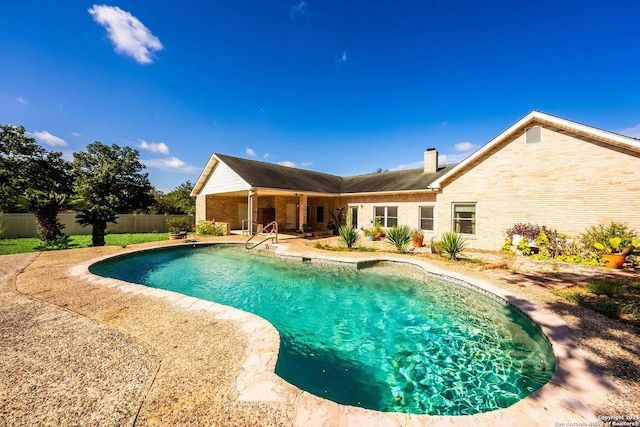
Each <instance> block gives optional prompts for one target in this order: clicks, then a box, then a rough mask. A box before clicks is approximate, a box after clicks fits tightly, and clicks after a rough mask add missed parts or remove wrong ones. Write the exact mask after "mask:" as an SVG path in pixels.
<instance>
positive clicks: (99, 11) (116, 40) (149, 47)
mask: <svg viewBox="0 0 640 427" xmlns="http://www.w3.org/2000/svg"><path fill="white" fill-rule="evenodd" d="M89 13H90V14H91V16H93V20H94V21H96V22H97V23H98V24H100V25H102V26H103V27H104V28H106V30H107V33H108V34H109V39H111V42H112V43H113V44H114V46H115V50H116V52H118V53H123V54H125V55H128V56H130V57H132V58H133V59H135V60H136V61H137V62H138V63H140V64H150V63H151V62H153V52H157V51H160V50H162V49H164V46H162V43H160V39H159V38H158V37H156V36H154V35H153V34H152V33H151V31H149V29H148V28H147V27H145V26H144V24H143V23H142V22H140V20H139V19H138V18H136V17H135V16H133V15H132V14H130V13H129V12H127V11H124V10H122V9H120V8H119V7H117V6H107V5H101V6H98V5H96V4H94V5H93V7H91V8H90V9H89Z"/></svg>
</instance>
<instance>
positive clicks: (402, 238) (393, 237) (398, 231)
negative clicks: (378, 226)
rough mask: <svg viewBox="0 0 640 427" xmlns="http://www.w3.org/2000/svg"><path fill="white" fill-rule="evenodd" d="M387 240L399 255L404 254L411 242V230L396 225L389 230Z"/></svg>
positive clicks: (404, 226)
mask: <svg viewBox="0 0 640 427" xmlns="http://www.w3.org/2000/svg"><path fill="white" fill-rule="evenodd" d="M387 240H388V241H389V243H391V244H392V245H394V246H395V247H396V249H397V250H398V252H400V253H401V254H403V253H406V252H407V250H408V249H409V242H411V229H410V228H409V227H408V226H406V225H396V226H393V227H391V228H390V229H389V231H388V233H387Z"/></svg>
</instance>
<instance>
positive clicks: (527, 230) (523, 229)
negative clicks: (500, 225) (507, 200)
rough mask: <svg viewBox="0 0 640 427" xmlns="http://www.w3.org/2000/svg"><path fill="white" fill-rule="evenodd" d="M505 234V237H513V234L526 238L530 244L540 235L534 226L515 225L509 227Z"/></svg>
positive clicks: (538, 229)
mask: <svg viewBox="0 0 640 427" xmlns="http://www.w3.org/2000/svg"><path fill="white" fill-rule="evenodd" d="M505 234H506V235H507V237H513V236H514V235H515V234H518V235H520V236H522V237H526V238H527V239H529V241H530V242H533V241H535V239H536V237H538V234H540V227H539V226H537V225H535V224H524V223H517V224H513V225H512V226H511V227H509V228H508V229H507V230H506V231H505Z"/></svg>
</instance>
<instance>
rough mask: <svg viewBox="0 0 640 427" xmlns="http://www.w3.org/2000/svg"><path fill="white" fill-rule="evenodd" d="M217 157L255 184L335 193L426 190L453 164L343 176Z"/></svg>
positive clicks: (251, 183) (223, 156)
mask: <svg viewBox="0 0 640 427" xmlns="http://www.w3.org/2000/svg"><path fill="white" fill-rule="evenodd" d="M216 157H218V158H219V159H220V160H221V161H223V162H224V163H225V164H226V165H228V166H229V167H230V168H231V169H233V170H234V171H235V172H236V173H237V174H238V175H240V177H242V179H244V180H245V181H246V182H247V183H249V185H251V186H252V187H257V188H273V189H281V190H293V191H301V192H302V191H308V192H317V193H334V194H340V193H377V192H386V191H416V190H425V189H427V188H428V187H429V184H430V183H431V182H433V181H434V180H436V179H437V178H438V177H440V176H441V175H442V174H444V173H446V172H447V171H448V170H449V169H451V168H452V167H453V165H447V166H443V167H440V168H439V169H438V172H437V173H434V174H425V173H424V171H423V170H422V169H409V170H401V171H395V172H383V173H374V174H367V175H357V176H350V177H345V178H343V177H340V176H336V175H330V174H326V173H320V172H314V171H309V170H304V169H297V168H292V167H287V166H280V165H276V164H273V163H265V162H259V161H256V160H249V159H242V158H239V157H233V156H227V155H224V154H217V153H216Z"/></svg>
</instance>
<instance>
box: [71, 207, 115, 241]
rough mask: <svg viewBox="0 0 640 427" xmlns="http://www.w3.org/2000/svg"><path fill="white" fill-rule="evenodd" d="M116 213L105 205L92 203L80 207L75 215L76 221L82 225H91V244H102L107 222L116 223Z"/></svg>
mask: <svg viewBox="0 0 640 427" xmlns="http://www.w3.org/2000/svg"><path fill="white" fill-rule="evenodd" d="M116 219H118V215H117V214H116V213H115V212H114V211H113V210H112V209H111V208H109V207H107V206H100V205H94V206H91V207H90V208H88V209H81V210H80V212H78V214H77V215H76V222H77V223H78V224H80V225H81V226H83V227H86V226H87V225H90V226H91V243H92V244H93V246H104V243H105V242H104V235H105V234H106V231H107V224H108V223H110V222H112V223H114V224H116Z"/></svg>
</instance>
